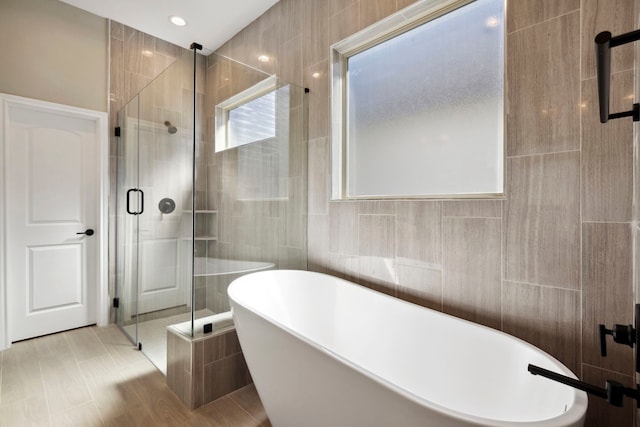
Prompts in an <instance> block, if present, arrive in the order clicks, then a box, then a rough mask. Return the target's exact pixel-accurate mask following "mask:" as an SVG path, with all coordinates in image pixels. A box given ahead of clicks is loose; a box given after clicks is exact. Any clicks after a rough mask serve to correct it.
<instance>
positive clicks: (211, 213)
mask: <svg viewBox="0 0 640 427" xmlns="http://www.w3.org/2000/svg"><path fill="white" fill-rule="evenodd" d="M182 214H183V215H185V216H187V215H188V216H191V215H192V214H193V211H192V210H183V211H182ZM195 221H196V224H195V227H194V230H193V233H194V234H193V235H192V234H191V228H190V227H191V222H190V221H183V222H182V223H183V233H182V236H183V237H182V239H183V240H191V239H193V238H194V237H195V240H196V241H198V240H200V241H216V240H218V211H216V210H209V209H196V211H195Z"/></svg>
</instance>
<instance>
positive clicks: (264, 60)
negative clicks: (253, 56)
mask: <svg viewBox="0 0 640 427" xmlns="http://www.w3.org/2000/svg"><path fill="white" fill-rule="evenodd" d="M270 60H271V58H269V57H268V56H267V55H260V56H258V61H260V62H269V61H270Z"/></svg>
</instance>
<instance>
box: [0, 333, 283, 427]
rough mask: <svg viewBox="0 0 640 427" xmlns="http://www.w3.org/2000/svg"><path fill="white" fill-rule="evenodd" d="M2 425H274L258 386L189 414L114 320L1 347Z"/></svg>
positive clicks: (223, 398)
mask: <svg viewBox="0 0 640 427" xmlns="http://www.w3.org/2000/svg"><path fill="white" fill-rule="evenodd" d="M0 425H1V426H48V427H55V426H66V427H68V426H81V427H92V426H114V427H116V426H132V427H134V426H145V427H146V426H167V427H173V426H175V427H178V426H179V427H183V426H198V427H223V426H224V427H230V426H233V427H270V426H271V424H270V423H269V420H268V419H267V417H266V415H265V412H264V408H263V407H262V403H261V402H260V399H259V397H258V394H257V393H256V391H255V388H254V387H253V385H249V386H247V387H244V388H242V389H240V390H238V391H236V392H234V393H231V394H229V395H227V396H225V397H222V398H220V399H218V400H216V401H214V402H211V403H210V404H208V405H205V406H202V407H201V408H198V409H196V410H195V411H189V409H187V407H186V406H185V405H184V404H183V403H182V402H181V401H180V399H178V397H177V396H176V395H175V394H174V393H173V392H172V391H171V390H170V389H169V387H168V386H167V383H166V380H165V377H164V376H163V375H162V374H161V373H160V371H158V370H157V369H156V368H155V367H154V366H153V364H152V363H151V362H150V361H149V360H148V359H147V358H146V357H145V356H144V355H143V354H141V353H140V352H139V351H137V350H136V349H135V348H134V346H133V345H132V344H131V342H130V341H129V340H128V339H127V338H126V337H125V336H124V334H123V333H122V332H121V331H120V330H119V329H118V327H117V326H115V325H111V326H107V327H100V328H98V327H87V328H81V329H76V330H73V331H67V332H62V333H59V334H54V335H49V336H45V337H40V338H35V339H32V340H27V341H22V342H18V343H15V344H13V345H12V346H11V348H10V349H8V350H5V351H3V352H0Z"/></svg>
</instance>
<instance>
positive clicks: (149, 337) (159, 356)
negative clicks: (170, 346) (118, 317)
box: [124, 309, 215, 376]
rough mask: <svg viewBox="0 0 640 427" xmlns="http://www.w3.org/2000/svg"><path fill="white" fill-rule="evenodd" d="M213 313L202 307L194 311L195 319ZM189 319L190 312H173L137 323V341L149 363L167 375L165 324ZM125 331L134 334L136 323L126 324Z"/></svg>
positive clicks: (133, 335)
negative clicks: (171, 314) (172, 313)
mask: <svg viewBox="0 0 640 427" xmlns="http://www.w3.org/2000/svg"><path fill="white" fill-rule="evenodd" d="M212 314H215V313H214V312H213V311H211V310H208V309H204V310H198V311H196V313H195V317H196V319H199V318H201V317H206V316H210V315H212ZM190 319H191V312H189V313H182V314H174V315H173V316H168V317H164V318H160V319H153V320H147V321H145V322H140V324H139V325H138V334H139V335H140V336H139V341H140V342H141V343H142V352H143V353H144V354H145V355H146V356H147V358H149V360H150V361H151V363H153V364H154V365H156V367H157V368H158V369H159V370H160V371H161V372H162V373H163V374H164V375H165V376H166V375H167V326H169V325H173V324H176V323H182V322H186V321H188V320H190ZM124 329H125V331H127V333H128V334H129V336H131V337H135V335H136V325H135V324H132V325H127V326H125V327H124Z"/></svg>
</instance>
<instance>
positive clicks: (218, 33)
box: [61, 0, 278, 55]
mask: <svg viewBox="0 0 640 427" xmlns="http://www.w3.org/2000/svg"><path fill="white" fill-rule="evenodd" d="M61 1H63V2H64V3H67V4H70V5H72V6H75V7H78V8H80V9H84V10H86V11H88V12H91V13H93V14H95V15H98V16H102V17H104V18H109V19H113V20H114V21H118V22H120V23H122V24H125V25H128V26H129V27H132V28H135V29H136V30H140V31H142V32H145V33H147V34H151V35H152V36H155V37H158V38H161V39H163V40H166V41H169V42H171V43H174V44H177V45H179V46H182V47H185V48H189V46H190V45H191V43H192V42H198V43H200V44H201V45H203V46H204V48H205V50H204V52H203V53H204V54H205V55H206V54H209V53H211V52H213V51H215V50H216V49H217V48H219V47H220V46H221V45H222V44H224V42H226V41H227V40H229V39H230V38H231V37H233V36H234V35H235V34H236V33H238V32H239V31H240V30H242V29H243V28H244V27H246V26H247V25H248V24H249V23H251V22H252V21H253V20H254V19H256V18H257V17H259V16H260V15H262V14H263V13H264V12H266V11H267V10H268V9H269V8H270V7H271V6H273V5H274V4H275V3H277V2H278V0H61ZM171 15H178V16H180V17H182V18H184V19H186V20H187V26H185V27H177V26H175V25H173V24H172V23H171V22H169V16H171Z"/></svg>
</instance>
